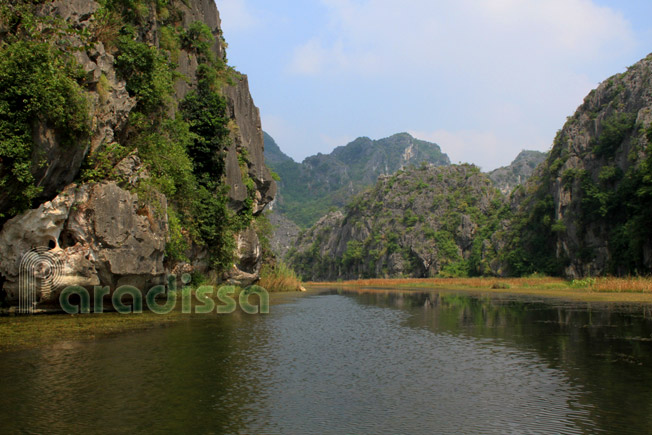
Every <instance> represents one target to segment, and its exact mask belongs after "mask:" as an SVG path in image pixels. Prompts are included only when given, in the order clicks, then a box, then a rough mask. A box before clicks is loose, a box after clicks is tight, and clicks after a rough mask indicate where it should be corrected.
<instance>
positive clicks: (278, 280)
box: [257, 262, 304, 292]
mask: <svg viewBox="0 0 652 435" xmlns="http://www.w3.org/2000/svg"><path fill="white" fill-rule="evenodd" d="M257 284H258V285H259V286H261V287H262V288H264V289H266V290H267V291H269V292H295V291H304V288H303V286H302V285H301V280H300V279H299V277H298V276H297V274H296V273H295V272H294V270H292V269H291V268H290V267H289V266H287V265H286V264H285V263H283V262H278V263H277V264H276V265H275V266H273V267H272V266H267V265H266V266H264V267H263V270H262V271H261V272H260V281H259V282H258V283H257Z"/></svg>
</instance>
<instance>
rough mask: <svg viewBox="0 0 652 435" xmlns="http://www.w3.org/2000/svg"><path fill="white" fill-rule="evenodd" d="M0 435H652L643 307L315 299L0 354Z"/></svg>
mask: <svg viewBox="0 0 652 435" xmlns="http://www.w3.org/2000/svg"><path fill="white" fill-rule="evenodd" d="M0 376H1V378H0V432H2V433H53V434H56V433H215V434H240V433H242V434H245V433H246V434H250V433H266V434H267V433H279V434H346V433H358V434H360V433H370V434H371V433H373V434H376V433H387V434H396V433H413V434H433V433H445V434H460V433H465V434H473V433H478V434H480V433H483V434H484V433H501V434H502V433H509V434H511V433H514V434H524V433H568V434H575V433H578V434H579V433H586V434H589V433H591V434H593V433H614V434H623V433H632V434H634V433H635V434H641V433H651V432H652V314H651V313H650V307H644V306H637V307H631V306H630V307H628V306H613V305H612V306H607V305H595V304H593V305H590V304H586V303H567V302H550V301H546V302H544V301H540V300H531V299H528V300H524V299H519V298H514V297H506V296H482V295H478V296H472V295H469V294H465V293H456V292H438V291H433V292H399V291H387V290H383V291H373V290H368V291H345V290H324V291H322V292H315V293H312V294H310V295H307V296H303V297H296V298H289V299H288V300H287V301H286V302H284V303H281V304H276V305H273V306H272V307H271V313H270V314H269V315H256V316H252V315H246V314H234V315H226V316H225V315H222V316H218V315H216V314H213V315H203V316H201V315H196V316H193V317H191V318H189V319H188V320H184V321H182V322H180V323H178V324H175V325H174V326H171V327H166V328H158V329H153V330H149V331H145V332H138V333H131V334H127V335H124V336H120V337H115V338H110V339H102V340H96V341H93V342H90V343H89V342H86V343H65V344H59V345H54V346H51V347H46V348H42V349H38V350H30V351H20V352H10V353H4V354H1V355H0Z"/></svg>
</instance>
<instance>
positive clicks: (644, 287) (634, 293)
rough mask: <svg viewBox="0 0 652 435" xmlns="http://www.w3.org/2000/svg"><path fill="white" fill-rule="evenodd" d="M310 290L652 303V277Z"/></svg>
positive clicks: (381, 282) (372, 283)
mask: <svg viewBox="0 0 652 435" xmlns="http://www.w3.org/2000/svg"><path fill="white" fill-rule="evenodd" d="M306 286H310V287H323V286H330V287H351V288H355V289H368V288H379V289H383V288H392V289H405V290H409V289H437V290H455V291H458V290H459V291H481V292H483V293H503V294H515V295H516V294H519V295H528V296H541V297H550V298H561V299H573V300H581V301H587V302H590V301H595V302H615V303H652V277H631V278H613V277H608V278H587V279H583V280H575V281H566V280H564V279H561V278H551V277H538V276H535V277H529V278H429V279H366V280H357V281H346V282H336V283H306Z"/></svg>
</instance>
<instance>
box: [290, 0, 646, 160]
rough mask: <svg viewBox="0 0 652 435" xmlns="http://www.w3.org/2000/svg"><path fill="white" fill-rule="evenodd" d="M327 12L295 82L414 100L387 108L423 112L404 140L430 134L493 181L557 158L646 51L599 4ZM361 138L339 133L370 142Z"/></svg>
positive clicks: (296, 62) (346, 1) (464, 2)
mask: <svg viewBox="0 0 652 435" xmlns="http://www.w3.org/2000/svg"><path fill="white" fill-rule="evenodd" d="M321 2H322V4H323V5H324V6H325V7H326V10H327V11H328V13H329V20H328V21H327V25H326V27H325V28H318V29H315V31H314V33H313V36H312V37H311V38H310V39H309V40H307V41H305V42H304V43H303V44H301V45H299V46H298V47H295V50H294V53H293V57H292V59H291V62H290V64H289V71H290V72H291V73H293V74H296V75H301V76H304V77H307V78H313V79H317V80H320V81H330V82H329V83H333V81H334V80H336V79H340V78H343V79H345V80H346V81H347V82H348V83H351V82H352V81H351V80H350V79H351V78H356V77H357V79H358V82H357V83H358V85H357V87H358V88H361V87H363V86H365V85H366V84H367V83H373V84H374V85H377V88H378V91H377V92H378V93H379V94H382V93H386V92H387V91H392V92H393V93H392V94H391V95H394V96H397V95H398V99H400V98H401V97H403V96H404V97H405V99H406V100H407V99H409V100H410V101H414V105H413V107H409V106H407V105H403V106H400V109H398V107H399V106H398V104H399V102H394V101H392V100H391V99H388V100H387V105H386V108H385V110H386V111H391V110H402V111H406V110H413V111H415V113H417V114H416V115H415V116H411V117H409V118H408V119H407V122H412V124H409V125H404V124H402V126H399V127H398V130H397V131H400V130H401V129H408V130H410V129H411V130H413V131H417V132H419V131H420V132H422V134H421V136H420V137H423V138H424V139H435V141H437V142H439V143H440V144H441V145H442V147H443V148H444V151H445V152H447V153H449V155H450V156H451V159H452V160H454V161H455V162H457V161H460V160H461V161H471V162H473V163H476V164H479V165H481V166H483V167H484V169H487V170H488V169H493V168H495V167H497V166H501V165H504V164H508V163H509V162H510V161H511V160H512V159H513V158H514V157H515V156H516V154H517V153H518V152H519V151H520V150H522V149H540V150H545V149H547V148H548V147H549V144H550V143H551V141H552V139H553V137H554V132H555V131H556V130H557V129H558V128H561V126H562V125H563V122H564V120H565V118H566V116H568V115H571V114H572V112H573V111H574V110H575V108H576V107H577V106H578V105H579V104H580V103H581V100H582V98H583V97H584V96H585V95H586V94H587V93H588V92H589V91H590V89H592V88H594V87H595V86H596V85H597V84H598V82H599V81H600V80H603V79H605V78H607V75H609V73H616V72H618V70H614V69H613V68H614V64H615V65H618V67H624V66H626V63H625V60H624V59H627V56H628V55H629V54H631V53H633V52H634V50H635V49H636V38H635V36H634V32H633V29H632V28H631V24H630V23H629V22H628V21H627V20H626V19H625V18H624V17H623V15H622V14H621V13H620V12H617V11H615V10H613V9H610V8H608V7H603V6H599V5H596V4H595V3H594V2H593V1H591V0H456V1H450V0H405V1H402V2H397V1H396V0H321ZM315 35H316V36H315ZM621 62H622V63H621ZM589 71H590V72H591V73H592V74H594V76H593V77H589V76H588V75H587V72H589ZM605 71H606V72H605ZM603 73H604V74H605V75H604V76H603V75H602V74H603ZM353 82H354V81H353ZM387 94H388V95H389V94H390V92H387ZM346 98H351V96H350V95H342V100H343V101H345V100H346ZM424 113H425V114H427V116H421V115H422V114H424ZM352 116H355V115H353V114H352ZM403 122H405V120H404V121H403ZM324 128H327V126H325V127H324ZM357 128H361V129H363V130H362V131H342V130H340V131H338V134H342V133H345V134H346V133H349V134H355V135H365V134H369V129H370V127H369V126H365V125H361V126H358V127H357ZM417 135H419V134H418V133H417Z"/></svg>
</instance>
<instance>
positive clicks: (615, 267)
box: [505, 56, 652, 277]
mask: <svg viewBox="0 0 652 435" xmlns="http://www.w3.org/2000/svg"><path fill="white" fill-rule="evenodd" d="M651 143H652V56H648V57H647V58H645V59H643V60H641V61H640V62H638V63H637V64H635V65H633V66H631V67H630V68H628V70H627V72H625V73H622V74H617V75H615V76H613V77H611V78H609V79H607V80H605V81H604V82H603V83H602V84H600V86H599V87H598V88H597V89H595V90H593V91H592V92H591V93H590V94H589V95H588V96H587V97H586V98H585V100H584V102H583V104H582V105H581V106H580V107H579V108H578V110H577V112H575V114H574V115H573V116H571V117H569V118H568V121H567V122H566V124H565V125H564V127H563V128H562V129H561V130H560V131H559V132H558V134H557V137H556V138H555V141H554V144H553V147H552V150H551V151H550V153H549V156H548V158H547V159H546V161H545V162H544V163H543V164H542V165H540V166H539V167H538V168H537V170H536V171H535V173H534V175H533V177H532V178H531V179H530V181H529V182H528V183H527V184H526V185H525V186H524V187H523V188H522V189H519V190H517V191H516V192H515V194H514V196H513V198H512V201H513V203H514V206H515V209H516V210H517V216H516V217H515V219H514V222H513V224H512V230H511V235H510V241H509V245H508V248H507V250H506V252H505V257H506V260H507V265H508V266H507V267H506V271H507V272H509V273H512V274H518V275H520V274H527V273H532V272H543V273H548V274H563V275H565V276H568V277H582V276H595V275H605V274H614V275H628V274H649V273H650V272H652V225H651V223H652V149H651V145H650V144H651Z"/></svg>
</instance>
